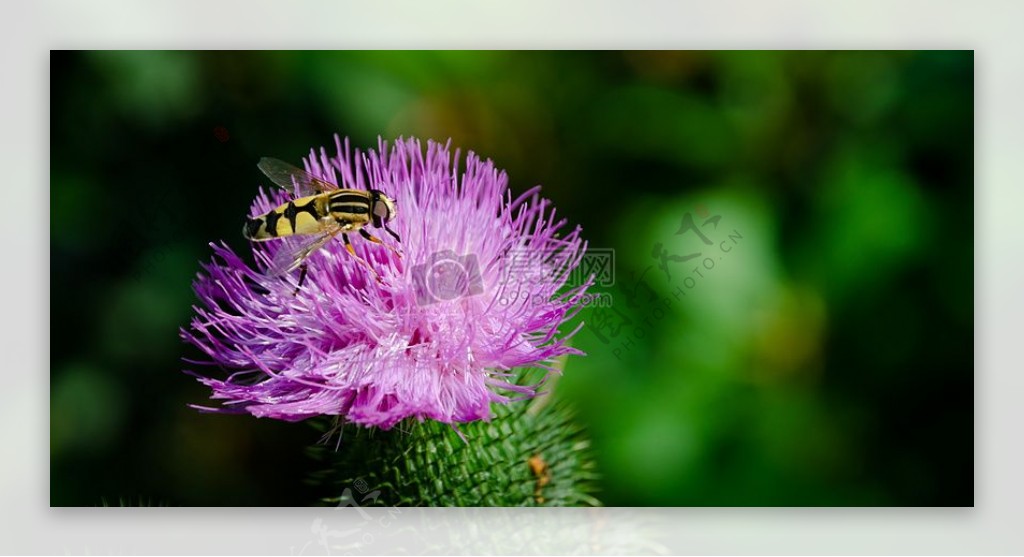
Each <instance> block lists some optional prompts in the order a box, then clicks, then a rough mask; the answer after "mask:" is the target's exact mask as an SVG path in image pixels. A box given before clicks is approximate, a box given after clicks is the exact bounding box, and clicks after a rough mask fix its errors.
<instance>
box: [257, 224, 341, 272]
mask: <svg viewBox="0 0 1024 557" xmlns="http://www.w3.org/2000/svg"><path fill="white" fill-rule="evenodd" d="M339 232H341V227H340V226H332V227H330V228H328V229H325V230H324V231H322V232H320V233H318V234H311V235H309V236H295V237H292V238H285V239H283V241H282V245H281V246H280V247H279V248H278V249H277V252H275V253H274V257H273V258H271V260H270V266H269V267H268V268H267V272H266V274H267V276H270V277H277V276H281V275H284V274H286V273H289V272H291V271H294V270H295V269H297V268H298V267H299V265H302V262H303V261H305V260H306V259H307V258H309V256H310V255H313V254H314V253H316V251H317V250H318V249H320V248H322V247H323V246H324V245H325V244H326V243H327V242H330V241H331V240H332V239H333V238H334V237H335V236H336V235H337V234H338V233H339Z"/></svg>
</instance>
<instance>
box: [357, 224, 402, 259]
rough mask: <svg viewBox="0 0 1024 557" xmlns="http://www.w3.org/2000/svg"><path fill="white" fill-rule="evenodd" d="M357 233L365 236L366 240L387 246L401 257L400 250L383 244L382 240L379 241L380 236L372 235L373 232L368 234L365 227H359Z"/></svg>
mask: <svg viewBox="0 0 1024 557" xmlns="http://www.w3.org/2000/svg"><path fill="white" fill-rule="evenodd" d="M359 235H360V236H362V237H363V238H366V239H367V240H369V241H371V242H373V243H375V244H380V245H382V246H384V247H386V248H388V249H389V250H391V251H392V252H394V254H395V255H397V256H398V257H402V252H400V251H398V250H397V249H395V248H393V247H391V246H389V245H387V244H385V243H384V242H382V241H380V238H378V237H376V236H374V235H373V234H370V233H369V232H367V231H366V229H365V228H360V229H359Z"/></svg>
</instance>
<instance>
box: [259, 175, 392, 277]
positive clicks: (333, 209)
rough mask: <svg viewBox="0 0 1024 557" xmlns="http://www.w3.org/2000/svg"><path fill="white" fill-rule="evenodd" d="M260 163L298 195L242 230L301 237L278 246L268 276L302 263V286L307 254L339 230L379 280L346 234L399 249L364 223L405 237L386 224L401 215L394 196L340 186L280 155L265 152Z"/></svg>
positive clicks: (267, 235) (271, 237)
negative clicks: (293, 163) (379, 236)
mask: <svg viewBox="0 0 1024 557" xmlns="http://www.w3.org/2000/svg"><path fill="white" fill-rule="evenodd" d="M257 166H258V167H259V169H260V170H261V171H263V173H264V174H266V176H267V178H270V180H271V181H272V182H274V183H275V184H277V185H278V186H280V187H282V188H284V189H285V190H286V191H288V192H297V193H298V195H299V197H297V198H296V199H293V200H291V201H289V202H288V203H284V204H282V205H280V206H278V207H276V208H275V209H274V210H272V211H270V212H268V213H267V214H265V215H261V216H258V217H254V218H250V219H248V220H247V221H246V223H245V227H244V228H243V229H242V234H243V235H244V236H245V237H246V238H247V239H248V240H251V241H253V242H262V241H266V240H275V239H283V238H293V237H298V238H296V239H295V240H293V242H292V244H291V245H288V246H284V247H282V248H281V249H279V250H278V251H277V253H276V254H275V256H274V259H273V261H272V262H271V265H270V268H269V269H268V270H267V274H268V275H270V276H280V275H283V274H285V273H288V272H291V271H293V270H295V269H297V268H299V267H302V272H301V274H300V275H299V285H298V288H301V287H302V283H303V281H304V280H305V279H306V265H305V261H306V259H308V258H309V256H310V255H313V253H315V252H316V251H317V250H318V249H320V248H321V247H323V246H324V245H326V244H327V242H330V241H331V240H332V239H333V238H334V237H335V236H337V235H338V234H341V238H342V240H344V242H345V249H346V250H347V251H348V253H349V254H350V255H352V257H355V258H356V259H357V260H358V261H359V262H360V263H362V264H363V265H365V266H366V268H367V269H369V270H370V272H371V273H373V275H374V278H376V279H377V280H378V281H379V280H380V278H379V276H378V275H377V272H376V271H374V270H373V267H371V266H370V265H369V263H367V262H366V261H364V260H363V259H362V258H361V257H359V256H358V255H356V252H355V248H353V247H352V242H351V241H349V238H348V233H349V232H358V233H359V235H360V236H362V237H363V238H365V239H367V240H369V241H371V242H374V243H377V244H381V245H384V246H385V247H387V248H388V249H391V250H392V251H395V253H398V251H397V250H395V249H394V248H392V247H391V246H388V245H386V244H384V242H382V241H381V240H380V239H379V238H377V237H375V236H373V235H372V234H370V233H369V232H367V231H366V229H365V228H363V227H365V226H367V225H370V226H374V227H377V228H383V229H384V230H385V231H387V232H388V234H391V236H393V237H394V238H395V240H397V241H399V242H401V238H399V237H398V234H396V233H395V231H394V230H391V228H389V227H388V222H390V221H391V220H393V219H394V218H395V217H396V216H397V214H398V212H397V209H396V207H395V201H394V200H393V199H391V198H390V197H388V196H387V195H385V194H384V192H382V191H380V190H368V191H363V190H352V189H340V188H338V186H336V185H334V184H332V183H330V182H325V181H323V180H320V179H318V178H314V177H313V176H312V175H310V174H309V173H308V172H306V171H305V170H301V169H299V168H296V167H294V166H292V165H290V164H288V163H286V162H284V161H281V160H278V159H272V158H266V157H264V158H262V159H260V162H259V164H258V165H257ZM298 288H296V292H297V291H298Z"/></svg>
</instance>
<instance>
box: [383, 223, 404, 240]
mask: <svg viewBox="0 0 1024 557" xmlns="http://www.w3.org/2000/svg"><path fill="white" fill-rule="evenodd" d="M384 230H387V231H388V234H391V235H392V236H394V238H395V240H396V241H398V242H401V241H402V239H401V238H399V237H398V234H396V233H395V231H394V230H391V229H390V228H388V225H386V224H385V225H384Z"/></svg>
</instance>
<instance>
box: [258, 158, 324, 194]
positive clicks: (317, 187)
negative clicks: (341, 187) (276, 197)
mask: <svg viewBox="0 0 1024 557" xmlns="http://www.w3.org/2000/svg"><path fill="white" fill-rule="evenodd" d="M256 166H257V167H259V169H260V170H261V171H262V172H263V174H266V176H267V178H270V181H271V182H274V183H275V184H277V185H278V186H280V187H282V188H284V189H285V191H287V192H289V193H291V192H295V193H296V194H297V195H298V197H306V196H307V195H316V194H318V193H323V192H326V191H332V190H336V189H338V186H335V185H334V184H331V183H330V182H325V181H323V180H321V179H319V178H314V177H313V175H311V174H310V173H309V172H306V171H305V170H302V169H301V168H296V167H294V166H292V165H290V164H288V163H286V162H284V161H282V160H280V159H272V158H269V157H263V158H262V159H260V162H259V164H257V165H256Z"/></svg>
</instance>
